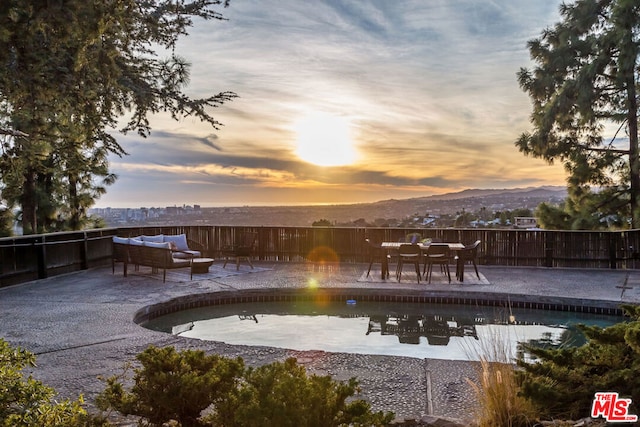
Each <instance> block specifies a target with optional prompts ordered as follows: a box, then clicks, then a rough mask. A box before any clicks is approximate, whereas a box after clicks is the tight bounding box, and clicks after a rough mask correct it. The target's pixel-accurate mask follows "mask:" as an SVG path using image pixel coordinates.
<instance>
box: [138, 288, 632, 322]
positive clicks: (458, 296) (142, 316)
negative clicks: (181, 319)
mask: <svg viewBox="0 0 640 427" xmlns="http://www.w3.org/2000/svg"><path fill="white" fill-rule="evenodd" d="M323 300H324V301H327V300H328V301H331V302H346V301H347V300H356V301H358V300H359V301H363V302H397V303H418V304H461V305H471V306H473V305H476V306H490V307H491V306H493V307H496V306H502V307H504V306H508V307H512V308H524V309H535V310H552V311H564V312H575V313H586V314H603V315H613V316H621V315H623V310H622V309H621V307H620V302H617V301H602V300H594V299H587V298H575V297H558V296H553V297H541V296H539V295H535V296H532V295H526V294H513V293H493V292H483V293H481V294H480V293H478V292H466V291H461V290H456V291H455V292H447V291H417V290H410V289H402V290H398V289H367V288H314V289H305V288H296V289H277V288H273V289H245V290H232V291H228V290H227V291H215V292H207V293H197V294H191V295H183V296H178V297H175V298H171V299H169V300H166V301H162V302H159V303H155V304H149V305H146V306H144V307H142V308H140V309H139V310H137V311H136V312H135V314H134V317H133V321H134V322H135V323H136V324H139V325H141V324H144V323H145V322H148V321H150V320H153V319H156V318H158V317H160V316H164V315H167V314H171V313H175V312H178V311H182V310H189V309H194V308H203V307H210V306H217V305H227V304H241V303H254V302H294V301H323Z"/></svg>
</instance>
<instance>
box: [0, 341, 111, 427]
mask: <svg viewBox="0 0 640 427" xmlns="http://www.w3.org/2000/svg"><path fill="white" fill-rule="evenodd" d="M35 361H36V359H35V356H34V355H33V354H32V353H30V352H28V351H26V350H23V349H21V348H15V349H14V348H12V347H11V346H9V344H8V343H7V342H6V341H4V340H3V339H0V426H6V427H9V426H10V427H31V426H33V427H57V426H66V427H81V426H91V425H94V426H99V425H106V422H104V421H102V420H101V419H99V418H95V419H94V418H93V417H92V416H90V415H88V414H87V413H86V411H85V410H84V409H83V408H82V404H83V400H82V396H80V397H79V398H78V400H76V401H70V400H63V401H62V402H56V401H55V400H54V397H55V395H56V392H55V390H54V389H53V388H51V387H48V386H46V385H44V384H42V383H41V382H40V381H36V380H35V379H33V378H32V377H31V376H29V377H27V378H26V379H25V378H24V377H23V375H22V372H21V371H22V370H23V369H24V368H25V367H27V366H35Z"/></svg>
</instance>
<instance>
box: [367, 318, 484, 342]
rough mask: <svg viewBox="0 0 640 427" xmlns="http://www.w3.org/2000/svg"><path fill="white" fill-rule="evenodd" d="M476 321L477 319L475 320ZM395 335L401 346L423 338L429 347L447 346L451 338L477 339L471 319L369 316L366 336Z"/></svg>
mask: <svg viewBox="0 0 640 427" xmlns="http://www.w3.org/2000/svg"><path fill="white" fill-rule="evenodd" d="M476 320H477V319H476ZM372 332H376V333H377V332H379V333H380V334H382V335H397V336H398V339H399V342H401V343H403V344H420V337H425V338H426V339H427V343H428V344H429V345H447V344H449V339H450V338H451V337H473V338H475V339H478V332H477V331H476V325H475V323H473V321H472V320H471V319H459V320H456V319H455V318H454V317H451V318H450V319H449V320H445V319H444V318H443V317H442V316H438V315H434V316H380V315H378V316H371V317H369V329H368V330H367V335H369V334H370V333H372Z"/></svg>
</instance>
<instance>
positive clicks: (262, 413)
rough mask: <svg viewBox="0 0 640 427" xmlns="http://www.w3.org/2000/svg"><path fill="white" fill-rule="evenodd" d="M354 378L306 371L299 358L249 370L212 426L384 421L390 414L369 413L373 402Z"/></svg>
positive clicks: (304, 426)
mask: <svg viewBox="0 0 640 427" xmlns="http://www.w3.org/2000/svg"><path fill="white" fill-rule="evenodd" d="M357 384H358V383H357V381H356V380H355V379H354V378H352V379H350V380H349V381H348V382H347V383H339V382H336V381H334V380H332V379H331V377H329V376H316V375H312V376H307V374H306V371H305V369H304V367H303V366H300V365H298V364H297V363H296V360H295V359H287V360H286V361H285V362H284V363H280V362H275V363H272V364H270V365H265V366H261V367H259V368H255V369H251V368H250V369H248V370H247V372H246V373H245V378H244V381H242V382H241V384H240V387H239V388H238V389H236V390H235V391H234V393H233V394H232V395H231V396H230V398H229V399H226V400H224V401H223V402H221V404H220V405H218V407H217V408H216V413H215V414H214V415H212V416H211V418H210V419H211V420H212V421H213V425H220V426H225V427H254V426H255V427H263V426H274V427H275V426H278V427H333V426H382V425H386V424H387V423H389V422H390V421H391V419H392V414H383V413H381V412H379V413H375V414H374V413H371V410H370V406H369V405H368V404H367V403H366V402H364V401H362V400H355V401H353V402H350V403H346V400H347V398H349V397H351V396H353V395H354V394H355V393H356V391H357V390H358V389H357Z"/></svg>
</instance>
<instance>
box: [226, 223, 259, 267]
mask: <svg viewBox="0 0 640 427" xmlns="http://www.w3.org/2000/svg"><path fill="white" fill-rule="evenodd" d="M257 241H258V233H251V232H244V233H241V234H240V238H239V239H238V241H237V242H236V243H234V244H232V245H226V246H223V247H222V257H223V258H224V264H223V265H222V268H225V267H226V266H227V262H228V261H229V259H231V258H234V259H235V260H236V270H239V269H240V260H245V261H247V262H248V263H249V265H250V266H251V268H252V269H253V263H252V262H251V257H252V256H253V252H254V250H255V248H256V244H257Z"/></svg>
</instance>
